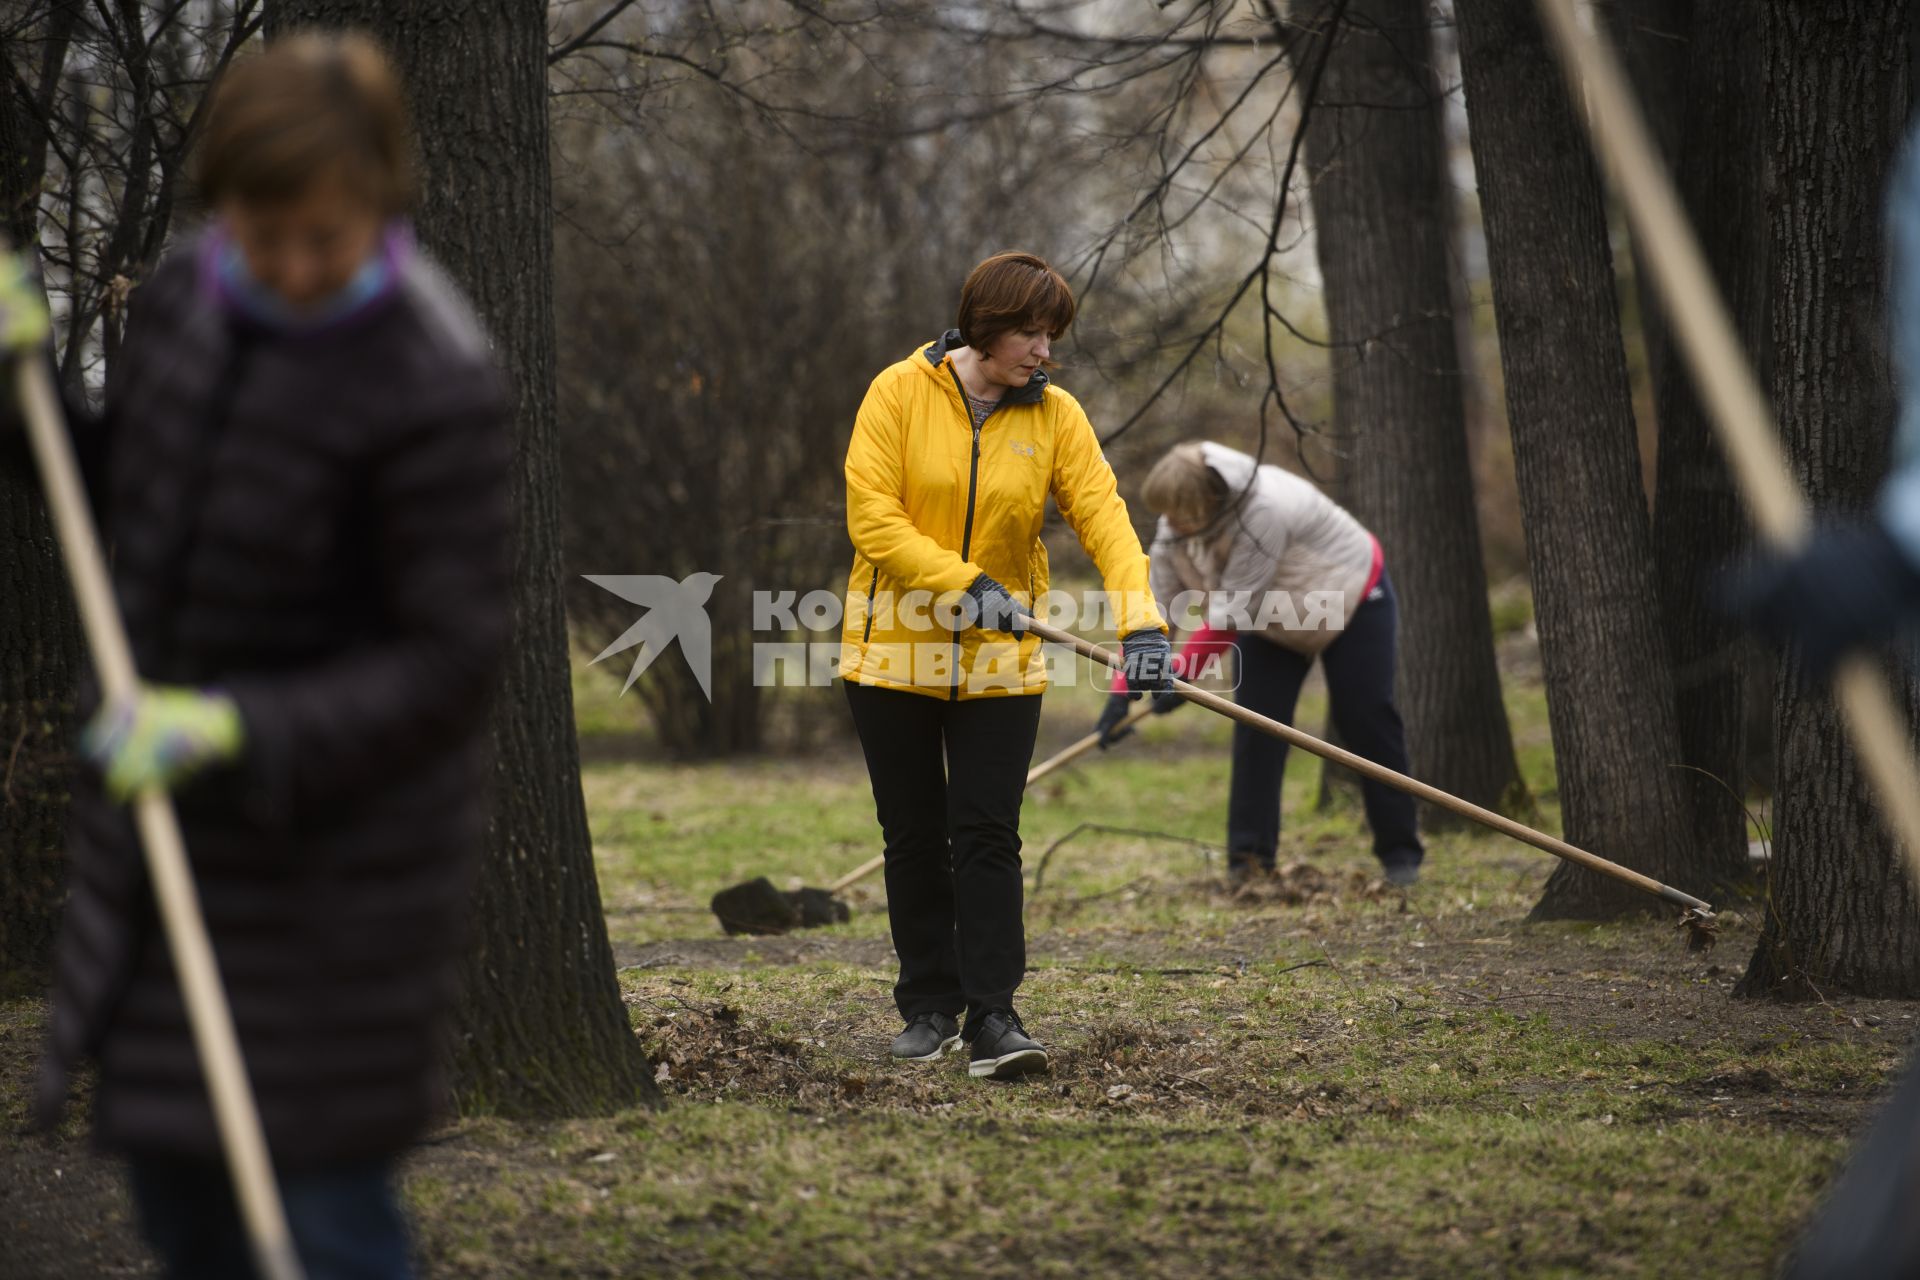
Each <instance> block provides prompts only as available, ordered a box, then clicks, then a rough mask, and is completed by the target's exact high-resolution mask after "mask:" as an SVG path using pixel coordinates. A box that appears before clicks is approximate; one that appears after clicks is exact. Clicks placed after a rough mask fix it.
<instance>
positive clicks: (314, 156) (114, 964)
mask: <svg viewBox="0 0 1920 1280" xmlns="http://www.w3.org/2000/svg"><path fill="white" fill-rule="evenodd" d="M214 95H215V96H214V100H213V102H212V104H211V107H210V110H209V112H208V114H207V116H206V121H205V129H204V134H203V137H202V140H201V143H200V150H199V153H198V157H197V162H198V172H197V177H198V180H199V183H200V187H201V189H202V193H203V194H204V196H205V197H206V201H207V204H208V206H209V207H210V208H211V209H212V210H214V211H215V214H216V215H217V216H216V217H215V219H214V220H213V222H212V223H211V225H210V226H209V227H208V228H207V229H206V230H205V231H204V232H203V233H202V234H200V235H199V236H198V237H197V238H195V239H193V240H191V241H189V242H187V243H185V244H182V245H180V246H179V247H178V248H177V250H176V251H175V252H174V253H173V254H172V255H171V256H169V257H168V258H166V259H165V260H164V261H162V262H161V263H160V264H159V266H158V267H156V268H155V269H154V270H153V271H152V273H151V274H150V275H149V276H148V278H147V279H145V280H144V281H142V282H141V283H140V284H139V285H138V287H137V288H136V289H135V290H134V292H133V296H132V303H131V310H130V314H129V320H128V326H127V332H126V340H125V343H124V346H123V348H122V350H121V352H120V353H119V356H118V358H117V360H116V363H115V367H114V370H113V378H112V383H111V385H110V387H109V388H108V393H107V398H106V411H105V414H104V416H103V417H101V418H100V419H98V420H92V421H89V420H86V419H84V418H81V417H78V416H76V417H75V419H74V421H73V426H72V430H73V434H74V443H75V446H76V452H77V453H78V454H79V456H80V458H81V460H82V465H83V468H84V470H85V471H86V474H87V479H88V482H89V489H90V491H91V494H92V497H93V504H94V510H95V515H96V517H97V518H98V520H99V522H100V524H101V526H102V529H103V532H104V534H105V537H106V540H107V541H108V543H109V545H110V546H111V548H112V551H113V574H114V583H115V589H116V594H117V595H118V598H119V602H120V607H121V609H122V610H123V611H124V614H125V619H126V625H127V629H128V632H129V636H130V638H131V640H132V644H133V648H134V654H135V659H136V662H137V664H138V667H139V670H140V672H141V675H142V677H143V680H144V681H146V682H147V683H146V685H145V688H144V691H143V693H142V695H141V696H140V698H139V699H138V700H137V701H136V702H135V703H133V704H132V705H128V706H116V707H107V708H104V709H101V710H100V711H99V712H98V714H97V715H95V716H94V717H93V720H92V723H91V725H90V726H89V729H88V732H87V735H86V738H85V745H86V748H87V751H88V754H89V755H90V756H91V757H93V759H94V760H95V761H96V762H97V763H98V764H99V765H100V767H101V768H100V772H99V773H93V772H91V771H86V770H83V771H82V776H81V777H80V778H78V779H77V780H76V781H75V784H74V800H73V812H72V820H71V822H72V826H71V837H70V839H71V902H70V905H69V907H68V913H67V919H66V923H65V928H64V932H63V936H62V938H61V942H60V945H59V951H58V955H57V970H56V978H55V991H54V1009H53V1023H52V1034H51V1045H50V1051H49V1054H48V1056H47V1060H46V1064H45V1069H44V1072H43V1075H42V1082H41V1091H40V1097H39V1106H40V1115H41V1118H42V1119H43V1120H45V1121H50V1120H51V1119H52V1118H53V1117H54V1116H56V1115H57V1114H58V1111H59V1109H60V1106H61V1104H62V1102H63V1101H64V1099H65V1096H66V1092H67V1089H68V1084H69V1079H70V1076H71V1073H72V1070H73V1068H74V1067H75V1065H76V1064H77V1063H78V1062H79V1061H81V1060H82V1059H86V1058H91V1059H93V1060H94V1061H96V1062H97V1063H98V1064H99V1068H100V1074H99V1087H98V1092H97V1094H96V1096H95V1099H94V1132H95V1136H96V1139H97V1141H98V1143H99V1144H100V1145H101V1146H103V1147H104V1148H106V1149H109V1150H113V1151H117V1152H121V1153H124V1154H126V1155H127V1156H128V1157H129V1158H130V1160H131V1167H132V1180H133V1189H134V1194H135V1201H136V1204H137V1206H138V1208H139V1210H140V1216H141V1220H142V1225H143V1227H144V1229H145V1230H146V1232H147V1235H148V1237H149V1239H150V1240H151V1241H152V1242H153V1243H154V1244H155V1246H156V1247H157V1248H158V1249H159V1251H160V1252H161V1254H162V1255H163V1256H164V1258H165V1259H166V1261H167V1263H168V1266H169V1268H170V1270H171V1272H172V1274H175V1275H183V1276H184V1275H191V1276H195V1277H208V1276H226V1275H247V1274H251V1270H250V1268H249V1266H248V1263H247V1261H246V1257H245V1241H244V1236H243V1233H242V1231H241V1228H240V1224H239V1221H238V1218H237V1215H236V1212H235V1209H234V1203H233V1198H232V1195H231V1193H230V1191H229V1188H228V1184H227V1179H226V1175H225V1172H224V1169H223V1167H222V1165H221V1164H220V1147H219V1143H218V1138H217V1134H216V1131H215V1127H214V1121H213V1116H212V1113H211V1110H210V1105H209V1100H208V1094H207V1089H206V1085H205V1082H204V1080H203V1078H202V1074H201V1065H200V1062H199V1060H198V1058H197V1056H196V1054H195V1052H194V1047H193V1041H192V1037H191V1035H190V1032H189V1028H188V1024H187V1019H186V1015H185V1011H184V1008H183V1006H182V1001H181V995H180V991H179V987H178V984H177V982H176V980H175V977H174V973H173V969H172V966H171V964H170V962H169V959H168V952H167V948H166V944H165V940H164V938H163V937H162V936H161V932H160V929H159V926H158V924H157V921H156V918H155V913H154V908H153V904H152V899H151V895H150V891H149V889H148V886H147V884H146V881H145V875H144V870H143V864H142V859H141V855H140V850H139V847H138V844H137V842H136V839H135V834H134V830H133V826H132V823H131V822H130V820H129V816H128V813H127V811H126V810H125V808H124V807H123V803H122V802H123V801H124V800H125V799H126V797H127V796H129V795H131V794H132V793H134V792H136V791H138V790H140V789H141V788H143V787H147V786H162V787H166V788H168V789H170V790H172V791H173V793H174V796H175V799H176V803H177V806H178V809H179V813H180V817H181V822H182V826H183V829H184V833H185V836H186V843H187V849H188V852H189V856H190V859H191V862H192V866H193V871H194V875H195V878H196V880H197V883H198V887H199V891H200V895H201V902H202V906H203V908H204V911H205V915H206V920H207V925H208V928H209V931H210V933H211V935H212V939H213V944H214V950H215V953H216V955H217V958H218V961H219V964H220V968H221V973H222V976H223V978H224V980H225V983H226V986H227V991H228V995H229V998H230V1001H231V1003H232V1007H233V1014H234V1019H235V1022H236V1025H237V1029H238V1032H239V1039H240V1047H241V1050H242V1053H243V1055H244V1057H245V1061H246V1066H247V1070H248V1073H249V1075H250V1077H251V1079H252V1082H253V1086H254V1089H255V1091H256V1094H257V1097H258V1101H259V1106H260V1111H261V1117H262V1121H263V1123H264V1125H265V1129H266V1137H267V1143H268V1148H269V1150H270V1152H271V1154H272V1156H273V1159H274V1163H275V1167H276V1171H277V1173H278V1175H279V1178H280V1181H281V1184H282V1194H283V1196H284V1197H285V1200H286V1204H287V1210H288V1217H289V1220H290V1224H291V1227H292V1230H293V1234H294V1238H295V1243H296V1245H297V1247H298V1249H299V1251H300V1253H301V1256H302V1258H303V1260H304V1261H305V1262H306V1266H307V1269H308V1272H309V1274H310V1275H329V1276H335V1275H338V1276H347V1275H351V1276H383V1277H384V1276H400V1275H405V1274H407V1273H408V1267H409V1263H408V1260H407V1248H406V1240H405V1233H404V1229H403V1227H402V1223H401V1219H400V1216H399V1214H398V1211H397V1208H396V1205H395V1202H394V1200H393V1194H392V1189H391V1170H392V1164H393V1161H394V1158H395V1156H396V1155H397V1154H398V1153H399V1152H400V1151H401V1150H402V1149H403V1148H404V1147H405V1146H406V1145H407V1144H408V1143H409V1142H410V1141H411V1140H412V1139H414V1138H415V1137H416V1136H417V1135H418V1134H419V1133H420V1132H421V1130H422V1129H423V1128H424V1127H425V1126H426V1125H427V1124H428V1123H429V1121H430V1120H431V1118H432V1117H433V1115H434V1111H435V1106H436V1100H437V1094H438V1082H437V1080H436V1072H435V1061H436V1038H437V1034H438V1032H439V1029H440V1028H441V1025H442V1022H443V1016H444V1014H445V1013H446V1011H447V1008H448V1005H449V1001H450V997H451V994H452V979H453V975H454V970H455V962H456V959H457V949H458V945H459V942H460V938H461V928H460V925H461V920H462V917H463V914H464V910H465V905H466V902H467V899H468V896H469V886H470V881H471V878H472V874H473V871H474V867H475V862H476V855H477V850H478V846H479V841H480V836H481V829H482V812H481V791H480V788H481V784H482V764H483V761H482V754H481V753H482V748H483V742H482V739H483V732H484V724H485V711H486V704H487V699H488V696H489V692H490V689H491V687H492V685H493V683H494V678H495V673H496V668H497V667H498V665H499V663H500V660H501V658H502V656H503V653H504V649H505V645H506V642H507V637H508V632H509V627H510V592H509V558H508V541H509V529H508V501H507V483H508V474H509V466H510V459H511V446H510V442H509V438H508V436H507V431H506V420H505V419H506V403H507V401H506V396H505V393H504V387H503V384H502V380H501V378H500V376H499V375H498V373H497V372H496V370H495V367H494V364H493V361H492V359H491V357H490V355H489V351H488V343H487V339H486V337H485V335H484V334H483V333H482V332H481V329H480V327H479V325H478V323H477V322H476V320H475V318H474V316H473V313H472V311H471V309H470V307H469V306H468V304H467V303H466V301H465V300H464V299H463V298H462V297H461V296H460V295H459V293H458V292H457V291H456V290H455V289H454V288H453V287H452V286H451V285H450V284H449V283H448V282H447V281H446V279H445V278H444V277H443V276H442V275H441V274H440V272H439V270H438V269H437V268H436V267H435V266H434V265H433V264H432V263H431V262H429V261H428V260H427V259H426V258H425V257H424V256H423V255H422V254H421V253H420V252H419V250H417V249H416V248H415V247H414V245H413V242H412V239H411V237H410V235H409V234H408V230H407V225H406V223H405V222H404V221H403V220H402V215H403V212H404V210H405V208H406V207H407V205H408V203H409V199H410V195H411V188H412V178H411V166H410V161H409V147H410V142H409V134H408V126H407V122H406V118H405V112H404V108H403V100H402V96H401V91H400V87H399V84H398V81H397V79H396V77H395V76H394V74H393V72H392V70H391V68H390V67H389V65H388V63H387V61H386V59H385V57H384V56H383V55H382V54H381V53H380V51H379V50H378V49H377V48H375V47H374V46H373V45H372V44H371V43H369V42H367V41H365V40H362V39H358V38H351V37H348V38H339V37H321V36H302V37H295V38H291V39H287V40H283V41H280V42H278V43H276V44H275V45H273V46H272V47H271V48H270V49H269V50H267V51H266V52H265V53H263V54H261V55H259V56H257V57H254V58H252V59H251V60H249V61H246V62H243V63H240V64H238V65H236V66H235V67H234V68H233V70H232V71H230V72H229V73H228V75H227V76H226V77H225V79H224V80H223V81H222V83H221V84H220V85H219V86H218V87H217V88H216V89H215V90H214ZM8 265H9V266H10V267H11V268H12V274H14V275H15V276H17V275H18V266H17V264H8ZM6 274H8V272H7V271H4V270H0V275H6ZM6 327H7V326H0V329H4V328H6ZM22 336H24V335H23V334H22V332H21V327H20V326H18V325H16V326H13V332H12V334H11V337H12V338H13V339H14V340H15V341H16V343H17V342H18V340H19V339H20V338H21V337H22ZM11 434H13V435H14V438H13V440H12V441H11V445H12V447H13V449H14V451H15V452H16V454H17V453H18V452H19V446H20V442H19V439H18V435H17V433H11ZM15 464H16V465H19V459H18V458H17V457H16V459H15Z"/></svg>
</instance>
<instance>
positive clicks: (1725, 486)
mask: <svg viewBox="0 0 1920 1280" xmlns="http://www.w3.org/2000/svg"><path fill="white" fill-rule="evenodd" d="M1758 18H1759V14H1758V6H1757V5H1756V4H1754V3H1753V2H1752V0H1718V2H1717V3H1712V4H1702V5H1697V6H1693V18H1692V23H1691V29H1690V34H1689V39H1688V41H1687V43H1686V45H1685V50H1686V56H1685V68H1686V69H1685V73H1684V75H1680V74H1676V73H1675V72H1674V69H1673V65H1672V64H1673V63H1674V62H1675V61H1676V60H1675V59H1674V58H1672V57H1667V58H1664V59H1662V60H1661V61H1660V62H1659V63H1657V64H1656V67H1657V70H1658V74H1655V75H1650V76H1649V77H1648V78H1649V79H1659V80H1665V81H1667V82H1669V83H1676V84H1677V83H1681V82H1684V84H1685V85H1686V95H1685V106H1684V114H1683V118H1682V123H1681V127H1680V130H1679V133H1680V140H1679V142H1678V148H1679V151H1678V160H1677V163H1676V164H1675V165H1674V172H1675V174H1676V175H1677V178H1678V181H1679V185H1680V191H1681V195H1682V197H1683V198H1684V200H1685V202H1686V206H1687V212H1688V214H1689V217H1690V219H1691V221H1692V222H1693V225H1694V226H1695V227H1696V228H1697V229H1698V232H1699V234H1700V237H1701V242H1702V245H1703V248H1704V249H1705V252H1706V255H1707V262H1708V266H1709V268H1710V269H1711V270H1712V271H1713V273H1714V276H1715V278H1716V279H1717V281H1718V282H1719V285H1720V289H1721V292H1722V294H1723V296H1724V297H1725V298H1726V300H1727V304H1728V309H1729V311H1730V312H1731V313H1732V315H1733V317H1734V322H1735V324H1736V325H1737V326H1738V327H1739V330H1740V333H1741V336H1742V337H1743V338H1744V339H1745V343H1744V345H1745V346H1746V348H1747V351H1748V352H1749V354H1750V355H1751V354H1756V353H1757V351H1758V348H1759V345H1760V332H1761V319H1762V317H1763V315H1764V313H1765V306H1766V239H1765V234H1766V210H1765V191H1764V188H1763V185H1762V183H1763V175H1764V164H1765V160H1764V155H1763V152H1762V148H1761V134H1762V131H1761V128H1760V125H1761V121H1760V119H1759V117H1758V113H1759V111H1760V110H1761V101H1762V85H1761V83H1760V81H1759V76H1758V72H1759V57H1758V55H1759V49H1758V43H1757V40H1758V35H1757V29H1756V28H1757V24H1758ZM1649 43H1655V44H1657V43H1658V42H1654V41H1649ZM1669 43H1670V42H1669ZM1650 284H1651V282H1650V281H1644V279H1643V283H1642V286H1641V295H1642V304H1641V310H1642V314H1643V315H1648V316H1651V315H1652V314H1653V313H1654V312H1655V310H1656V309H1657V307H1658V300H1657V299H1656V298H1655V296H1654V294H1653V291H1652V289H1651V288H1650ZM1648 332H1649V338H1648V342H1649V348H1650V352H1649V357H1650V359H1649V362H1650V364H1651V365H1652V367H1653V370H1654V375H1655V381H1654V400H1655V403H1656V405H1657V406H1658V412H1659V419H1660V437H1659V439H1660V447H1659V465H1658V467H1657V469H1656V471H1655V479H1654V507H1653V545H1654V556H1655V563H1656V567H1657V569H1658V576H1659V584H1660V618H1661V623H1662V627H1663V630H1664V631H1665V635H1666V645H1667V654H1668V657H1669V658H1670V660H1671V661H1672V663H1673V671H1674V686H1675V687H1674V699H1675V702H1674V707H1675V711H1676V713H1677V718H1678V723H1679V729H1680V752H1681V754H1680V762H1681V763H1682V764H1683V765H1685V766H1686V769H1685V770H1684V774H1685V776H1684V779H1683V781H1684V784H1685V788H1686V790H1687V792H1688V798H1689V800H1690V802H1691V807H1692V812H1693V847H1692V856H1693V860H1694V861H1695V862H1696V863H1697V864H1698V867H1699V876H1700V878H1701V880H1702V881H1703V882H1704V883H1708V884H1725V885H1728V886H1734V885H1740V884H1744V883H1746V882H1748V881H1750V880H1751V879H1752V872H1751V871H1750V870H1749V866H1748V861H1747V822H1746V814H1745V811H1744V809H1743V806H1742V800H1743V799H1744V797H1745V794H1746V786H1747V768H1746V755H1747V749H1746V742H1745V738H1746V724H1747V716H1746V693H1745V685H1746V673H1745V669H1744V668H1745V665H1746V664H1745V661H1744V656H1743V655H1744V654H1745V653H1746V651H1747V648H1748V646H1746V645H1745V644H1744V643H1743V641H1742V638H1741V635H1740V632H1739V629H1738V627H1737V626H1735V625H1734V624H1733V623H1732V622H1731V620H1729V619H1728V618H1727V616H1726V615H1725V614H1724V613H1723V612H1722V611H1721V610H1720V609H1718V608H1716V607H1715V606H1714V603H1713V601H1714V584H1715V581H1716V579H1717V577H1718V576H1719V575H1720V574H1721V573H1722V572H1724V571H1725V569H1726V567H1727V565H1728V564H1729V563H1731V562H1732V561H1733V560H1734V559H1735V558H1737V557H1738V556H1739V555H1740V554H1741V553H1742V552H1743V551H1744V549H1745V548H1746V545H1747V517H1746V513H1745V510H1744V508H1743V507H1742V504H1741V501H1740V495H1739V493H1738V491H1737V490H1736V489H1735V487H1734V483H1733V478H1732V476H1731V474H1730V473H1729V472H1728V470H1727V464H1726V459H1725V457H1724V455H1723V454H1722V452H1721V449H1720V446H1719V443H1718V442H1717V441H1716V440H1715V438H1714V432H1713V425H1712V423H1711V422H1710V421H1709V420H1708V418H1707V415H1706V411H1705V409H1704V407H1703V406H1702V405H1701V403H1700V400H1699V398H1698V396H1696V395H1695V393H1694V386H1693V378H1692V375H1691V373H1690V372H1689V371H1688V370H1687V368H1686V365H1685V362H1684V361H1683V360H1681V359H1680V357H1679V353H1678V352H1673V353H1672V354H1671V355H1670V356H1669V355H1665V354H1663V355H1662V357H1661V358H1660V359H1658V360H1654V359H1652V358H1651V348H1652V346H1653V344H1654V343H1655V342H1658V343H1659V345H1660V346H1661V347H1662V348H1663V351H1664V348H1666V347H1667V346H1669V345H1670V344H1669V343H1668V342H1667V341H1666V340H1665V337H1664V335H1665V332H1666V330H1665V327H1664V325H1662V326H1660V327H1658V328H1652V329H1649V331H1648Z"/></svg>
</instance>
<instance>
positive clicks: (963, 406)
mask: <svg viewBox="0 0 1920 1280" xmlns="http://www.w3.org/2000/svg"><path fill="white" fill-rule="evenodd" d="M947 372H948V373H951V374H952V375H953V389H954V390H956V391H958V392H959V393H960V412H961V413H963V414H965V415H966V417H967V425H968V426H970V427H972V428H973V458H972V460H971V461H969V462H968V463H967V524H966V528H965V529H964V530H963V531H962V532H961V534H960V558H961V559H962V560H965V559H966V558H967V557H968V556H970V555H972V554H973V500H974V495H975V492H976V491H977V489H978V488H979V484H980V431H981V429H982V428H983V427H985V426H986V425H987V418H991V417H992V416H993V414H994V410H995V409H998V408H999V407H1000V406H999V404H998V403H997V402H996V403H995V404H994V406H993V409H989V410H987V418H982V419H980V421H979V422H978V423H975V422H974V420H973V411H972V410H971V409H970V408H968V407H967V389H966V387H965V386H964V385H962V383H961V381H960V371H959V370H958V369H956V368H954V367H953V365H952V364H948V365H947ZM1001 398H1002V399H1004V398H1005V396H1004V395H1003V396H1002V397H1001ZM959 697H960V628H958V627H955V628H954V629H953V687H952V688H951V689H949V690H948V691H947V701H949V702H954V701H957V700H958V699H959Z"/></svg>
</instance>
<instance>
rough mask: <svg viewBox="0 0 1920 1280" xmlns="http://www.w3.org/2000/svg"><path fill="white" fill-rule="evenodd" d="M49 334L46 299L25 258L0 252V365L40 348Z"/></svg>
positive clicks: (7, 252)
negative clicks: (10, 358) (23, 353)
mask: <svg viewBox="0 0 1920 1280" xmlns="http://www.w3.org/2000/svg"><path fill="white" fill-rule="evenodd" d="M50 332H52V320H51V319H50V318H49V317H48V315H47V299H46V296H45V295H44V294H42V293H41V291H40V284H39V282H38V281H36V280H35V279H34V278H33V272H32V271H30V270H28V268H27V259H26V257H25V256H24V255H22V254H18V253H13V252H10V251H0V362H4V361H6V360H7V359H8V358H9V357H12V356H17V355H20V354H21V353H22V352H27V351H32V350H34V349H35V348H36V347H39V346H41V345H43V344H44V343H45V342H46V340H47V335H48V334H49V333H50Z"/></svg>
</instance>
